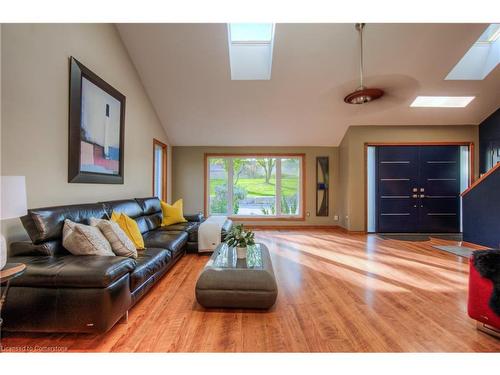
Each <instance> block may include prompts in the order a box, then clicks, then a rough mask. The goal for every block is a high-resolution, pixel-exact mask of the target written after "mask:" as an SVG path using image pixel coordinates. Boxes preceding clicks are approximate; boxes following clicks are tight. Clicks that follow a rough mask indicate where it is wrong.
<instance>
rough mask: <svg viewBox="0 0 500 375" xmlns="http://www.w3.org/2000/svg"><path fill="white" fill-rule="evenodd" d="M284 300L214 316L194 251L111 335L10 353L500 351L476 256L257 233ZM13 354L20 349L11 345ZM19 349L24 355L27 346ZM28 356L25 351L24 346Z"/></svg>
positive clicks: (412, 245)
mask: <svg viewBox="0 0 500 375" xmlns="http://www.w3.org/2000/svg"><path fill="white" fill-rule="evenodd" d="M256 237H257V239H258V240H259V241H260V242H264V243H265V244H266V245H267V246H268V247H269V249H270V251H271V255H272V259H273V265H274V270H275V273H276V277H277V281H278V286H279V295H278V301H277V303H276V305H275V306H274V307H273V308H272V309H271V310H270V311H265V312H259V311H242V310H235V311H230V310H214V311H208V310H205V309H203V308H202V307H201V306H199V305H198V304H197V303H196V300H195V297H194V286H195V283H196V280H197V277H198V274H199V272H200V270H201V269H202V267H203V265H204V264H205V263H206V261H207V259H208V257H207V256H198V255H188V256H185V257H184V258H183V259H181V260H180V262H179V263H178V264H177V265H176V266H175V267H174V268H173V269H172V270H171V271H170V272H169V273H168V274H167V275H166V276H165V277H164V278H163V279H162V280H161V281H160V282H159V283H158V285H157V286H156V287H155V288H154V289H153V290H152V291H151V292H150V293H149V294H148V295H147V296H146V297H145V298H144V299H143V300H142V301H140V302H139V303H138V304H137V305H136V306H135V307H134V308H133V309H132V310H131V311H130V314H129V321H128V324H117V325H116V326H115V327H114V328H113V329H112V330H111V331H109V332H108V333H106V334H103V335H75V334H48V335H40V334H19V333H15V334H14V333H11V334H6V335H5V336H4V337H3V338H2V345H3V347H4V349H6V350H9V348H13V347H17V348H19V347H25V348H26V347H28V349H30V348H29V347H31V349H33V347H35V346H36V347H37V348H38V349H35V350H58V349H61V350H68V351H76V352H81V351H97V352H151V351H153V352H200V351H201V352H386V351H389V352H469V351H479V352H489V351H492V352H498V351H500V340H498V339H495V338H493V337H490V336H488V335H486V334H484V333H481V332H478V331H477V330H476V329H475V324H474V322H473V321H472V320H471V319H469V318H468V316H467V312H466V309H467V276H468V260H467V259H465V258H461V257H458V256H455V255H452V254H449V253H445V252H442V251H439V250H436V249H434V248H432V245H437V244H438V245H453V244H456V242H453V241H446V240H440V239H432V240H431V241H426V242H402V241H396V240H383V239H381V238H379V237H377V236H375V235H364V234H346V233H342V232H340V231H336V230H303V231H296V230H294V231H257V232H256ZM10 350H12V349H10ZM18 350H19V349H18ZM22 350H24V349H22Z"/></svg>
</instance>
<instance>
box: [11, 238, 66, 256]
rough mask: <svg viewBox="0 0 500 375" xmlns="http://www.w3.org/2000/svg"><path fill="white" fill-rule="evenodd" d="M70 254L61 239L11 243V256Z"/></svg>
mask: <svg viewBox="0 0 500 375" xmlns="http://www.w3.org/2000/svg"><path fill="white" fill-rule="evenodd" d="M56 254H57V255H68V254H71V253H70V252H69V251H68V250H66V249H65V248H64V247H63V245H62V241H61V240H54V241H46V242H43V243H41V244H38V245H35V244H33V243H32V242H31V241H19V242H12V243H11V244H10V249H9V256H11V257H17V256H33V255H56Z"/></svg>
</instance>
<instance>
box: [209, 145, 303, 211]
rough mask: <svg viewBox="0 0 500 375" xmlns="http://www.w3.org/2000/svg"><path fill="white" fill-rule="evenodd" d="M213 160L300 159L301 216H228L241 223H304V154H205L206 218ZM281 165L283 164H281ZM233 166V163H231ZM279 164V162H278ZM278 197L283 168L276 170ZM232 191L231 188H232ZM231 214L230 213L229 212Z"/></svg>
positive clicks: (277, 195)
mask: <svg viewBox="0 0 500 375" xmlns="http://www.w3.org/2000/svg"><path fill="white" fill-rule="evenodd" d="M213 158H232V159H233V158H279V159H286V158H299V159H300V162H299V163H300V174H299V179H300V181H299V214H298V215H279V216H278V215H274V216H265V215H227V216H228V217H229V218H230V219H233V220H241V221H304V220H305V212H306V199H305V197H306V155H305V154H304V153H236V154H233V153H231V154H227V153H205V154H204V163H203V164H204V181H203V182H204V183H203V190H204V191H203V193H204V194H203V196H204V205H203V208H204V214H205V216H208V215H210V210H209V203H210V197H209V194H210V191H209V188H208V187H209V181H208V179H209V177H210V175H209V161H210V159H213ZM280 163H281V162H280ZM231 164H232V163H231ZM277 164H278V161H277ZM231 169H232V168H230V171H228V185H230V186H232V185H233V183H229V182H230V181H232V178H231V176H232V173H229V172H232V171H231ZM275 173H276V197H281V189H280V186H281V178H280V179H279V182H278V177H281V168H280V170H279V172H278V168H276V172H275ZM230 189H231V188H230ZM276 201H277V205H280V204H281V202H280V199H276ZM228 212H229V211H228Z"/></svg>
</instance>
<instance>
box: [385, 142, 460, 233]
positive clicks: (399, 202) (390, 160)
mask: <svg viewBox="0 0 500 375" xmlns="http://www.w3.org/2000/svg"><path fill="white" fill-rule="evenodd" d="M376 156H377V168H376V180H377V184H376V196H377V201H376V210H377V231H378V232H393V233H394V232H402V233H405V232H429V233H432V232H459V228H460V198H459V193H460V165H459V164H460V148H459V146H381V147H377V152H376Z"/></svg>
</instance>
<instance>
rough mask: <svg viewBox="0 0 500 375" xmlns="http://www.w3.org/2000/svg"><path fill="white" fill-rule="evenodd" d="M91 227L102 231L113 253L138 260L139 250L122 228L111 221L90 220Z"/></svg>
mask: <svg viewBox="0 0 500 375" xmlns="http://www.w3.org/2000/svg"><path fill="white" fill-rule="evenodd" d="M90 225H92V226H93V227H97V228H99V229H100V230H101V232H102V234H103V235H104V237H106V239H107V240H108V241H109V243H110V245H111V249H112V250H113V252H114V253H115V254H116V255H118V256H122V257H128V258H134V259H136V258H137V249H136V248H135V245H134V243H133V242H132V241H131V240H130V238H128V236H127V234H126V233H125V232H124V231H123V229H122V228H120V226H119V225H118V224H117V223H115V222H114V221H111V220H104V219H96V218H93V217H92V218H90Z"/></svg>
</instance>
